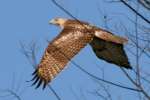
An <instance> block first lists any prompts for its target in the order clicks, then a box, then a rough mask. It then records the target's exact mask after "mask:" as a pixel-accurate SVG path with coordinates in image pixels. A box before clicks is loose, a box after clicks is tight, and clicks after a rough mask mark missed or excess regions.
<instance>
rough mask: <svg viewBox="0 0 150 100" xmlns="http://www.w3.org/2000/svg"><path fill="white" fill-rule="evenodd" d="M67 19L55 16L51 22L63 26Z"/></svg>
mask: <svg viewBox="0 0 150 100" xmlns="http://www.w3.org/2000/svg"><path fill="white" fill-rule="evenodd" d="M66 21H67V19H65V18H54V19H52V20H50V21H49V23H50V24H53V25H58V26H60V27H61V28H63V27H64V24H65V22H66Z"/></svg>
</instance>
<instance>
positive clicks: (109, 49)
mask: <svg viewBox="0 0 150 100" xmlns="http://www.w3.org/2000/svg"><path fill="white" fill-rule="evenodd" d="M50 23H52V24H55V25H58V26H60V27H61V28H62V29H63V30H62V32H61V33H60V34H59V35H58V36H57V37H56V38H55V39H54V40H52V41H51V42H50V43H49V45H48V47H47V49H46V50H45V53H44V55H43V57H42V59H41V62H40V63H39V65H38V67H37V69H36V70H35V72H34V73H33V75H34V77H33V79H32V80H33V81H34V82H33V85H34V84H36V83H37V86H36V88H38V87H39V86H40V85H41V84H42V83H43V89H44V88H45V87H46V85H47V84H48V83H49V82H50V81H52V79H53V78H55V77H56V75H57V74H58V73H60V72H61V71H62V70H63V69H64V68H65V66H66V65H67V63H68V62H69V61H70V60H71V59H72V58H73V57H74V56H75V55H76V54H77V53H78V52H79V51H80V50H81V49H82V48H84V47H85V46H86V45H87V44H88V43H90V45H91V46H92V48H93V51H94V52H95V54H96V55H97V57H98V58H101V59H104V60H106V61H107V62H110V63H114V64H116V65H119V66H121V67H125V68H131V67H130V64H129V62H128V59H127V56H126V54H125V52H124V50H123V43H126V42H127V39H125V38H122V37H119V36H115V35H113V34H111V33H110V32H108V31H104V30H102V29H100V28H97V27H95V26H92V25H89V24H88V23H85V22H81V21H76V20H69V19H63V18H56V19H53V20H51V22H50Z"/></svg>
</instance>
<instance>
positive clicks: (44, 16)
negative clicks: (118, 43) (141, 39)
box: [0, 0, 136, 100]
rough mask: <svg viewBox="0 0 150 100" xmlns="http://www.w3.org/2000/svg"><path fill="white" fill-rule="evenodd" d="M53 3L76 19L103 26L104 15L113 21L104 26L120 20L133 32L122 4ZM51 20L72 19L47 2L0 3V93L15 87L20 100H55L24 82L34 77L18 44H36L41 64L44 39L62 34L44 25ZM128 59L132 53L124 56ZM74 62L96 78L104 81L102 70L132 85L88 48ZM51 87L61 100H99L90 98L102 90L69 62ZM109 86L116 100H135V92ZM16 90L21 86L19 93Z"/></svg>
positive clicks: (12, 0)
mask: <svg viewBox="0 0 150 100" xmlns="http://www.w3.org/2000/svg"><path fill="white" fill-rule="evenodd" d="M57 1H58V2H60V3H61V4H62V5H63V6H64V7H65V8H66V9H68V10H69V11H70V12H72V14H73V15H74V16H75V17H77V18H79V19H81V20H84V21H88V22H90V23H92V24H95V25H97V26H99V27H103V28H104V21H103V18H102V17H103V15H102V14H107V15H108V17H109V18H111V20H110V23H111V24H109V26H108V27H110V28H111V27H114V25H115V24H116V23H118V20H121V21H122V22H123V23H124V24H128V28H129V30H133V27H131V26H132V24H131V22H130V21H127V19H126V16H128V17H130V18H133V17H134V15H133V13H130V12H128V9H127V8H126V7H125V6H122V4H108V3H106V2H103V0H57ZM85 2H86V3H85ZM98 9H101V11H102V12H99V11H98ZM115 16H116V17H115ZM55 17H66V18H70V17H69V16H68V15H66V14H65V13H64V12H63V11H61V10H60V9H58V8H57V7H56V6H55V5H54V4H53V3H52V2H51V0H1V1H0V46H1V47H0V65H1V66H0V80H1V81H0V89H7V88H12V87H13V90H14V91H17V93H18V94H19V93H20V92H21V91H24V92H23V93H22V95H21V98H22V100H33V99H34V100H41V99H43V100H50V99H51V100H57V99H56V97H55V96H54V95H53V93H52V92H51V91H50V90H49V89H48V88H47V89H46V90H44V91H42V89H37V90H35V89H34V87H30V85H31V83H27V82H26V81H27V80H30V79H31V78H32V76H31V73H32V72H33V68H32V66H31V64H30V63H29V62H28V60H27V59H26V58H25V56H24V55H23V54H22V53H21V48H20V44H19V42H20V41H22V42H23V43H25V44H30V43H31V41H36V43H37V45H38V49H37V52H38V54H37V55H38V56H37V61H39V60H40V57H41V56H42V53H43V52H44V49H45V48H46V46H47V41H46V40H51V39H53V38H54V37H55V36H56V35H58V33H59V32H60V31H61V30H60V29H59V28H58V27H56V26H52V25H49V24H48V21H49V20H50V19H52V18H55ZM110 30H111V31H113V32H115V33H116V34H119V35H121V36H125V33H122V32H121V29H119V28H118V29H117V30H114V28H112V29H110ZM128 55H130V54H129V53H128ZM129 58H130V60H132V59H133V58H131V56H130V57H129ZM73 60H74V61H75V62H76V63H78V64H79V65H81V66H82V67H83V68H84V69H85V70H87V71H88V72H90V73H92V74H94V75H96V76H98V77H102V72H101V70H100V68H101V69H104V72H105V78H106V79H107V80H109V81H113V82H116V83H122V84H124V85H127V86H132V85H131V83H129V82H128V81H127V78H126V77H125V76H124V75H123V74H121V71H120V69H119V68H118V67H117V66H115V65H112V64H108V63H106V62H104V61H102V60H99V59H97V58H96V56H95V55H94V53H93V52H92V49H91V48H90V47H89V46H87V47H85V48H84V49H83V50H82V51H81V52H80V53H79V54H78V55H77V56H75V58H74V59H73ZM97 65H98V66H97ZM14 76H15V77H14ZM106 85H107V84H106ZM51 86H52V87H53V88H54V89H55V91H57V93H58V95H59V96H60V97H61V98H62V100H77V99H78V98H80V99H81V100H83V99H82V98H81V97H83V95H84V96H85V98H86V100H91V99H92V100H100V99H99V98H98V97H97V96H95V95H93V94H91V92H93V91H94V90H95V89H97V88H100V86H99V85H98V84H97V83H95V82H94V81H93V80H92V79H91V78H90V77H89V76H88V75H86V74H85V73H83V72H82V71H81V70H79V69H78V68H76V67H75V66H74V65H73V64H71V63H69V65H68V66H67V69H65V70H64V71H63V72H62V73H60V74H59V75H58V77H57V78H55V79H54V80H53V82H52V83H51ZM109 87H110V88H111V89H110V91H111V92H112V93H113V94H114V96H113V98H114V99H117V98H119V97H120V98H121V99H122V100H126V99H127V98H128V100H133V98H135V97H136V96H133V94H134V92H132V91H131V92H128V91H127V90H125V89H120V88H118V87H114V86H111V85H109ZM16 88H19V91H18V90H17V89H16ZM100 89H101V88H100ZM0 100H12V98H11V97H7V98H0Z"/></svg>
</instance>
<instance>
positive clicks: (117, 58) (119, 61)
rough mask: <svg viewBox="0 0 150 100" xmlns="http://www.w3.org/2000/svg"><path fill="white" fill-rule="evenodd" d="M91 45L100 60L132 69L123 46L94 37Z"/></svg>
mask: <svg viewBox="0 0 150 100" xmlns="http://www.w3.org/2000/svg"><path fill="white" fill-rule="evenodd" d="M90 45H91V46H92V49H93V51H94V52H95V54H96V56H97V57H98V58H100V59H103V60H105V61H107V62H109V63H113V64H116V65H118V66H121V67H125V68H131V66H130V63H129V61H128V58H127V55H126V53H125V51H124V50H123V45H122V44H117V43H113V42H108V41H105V40H102V39H99V38H97V37H94V39H93V41H92V42H91V43H90Z"/></svg>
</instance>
